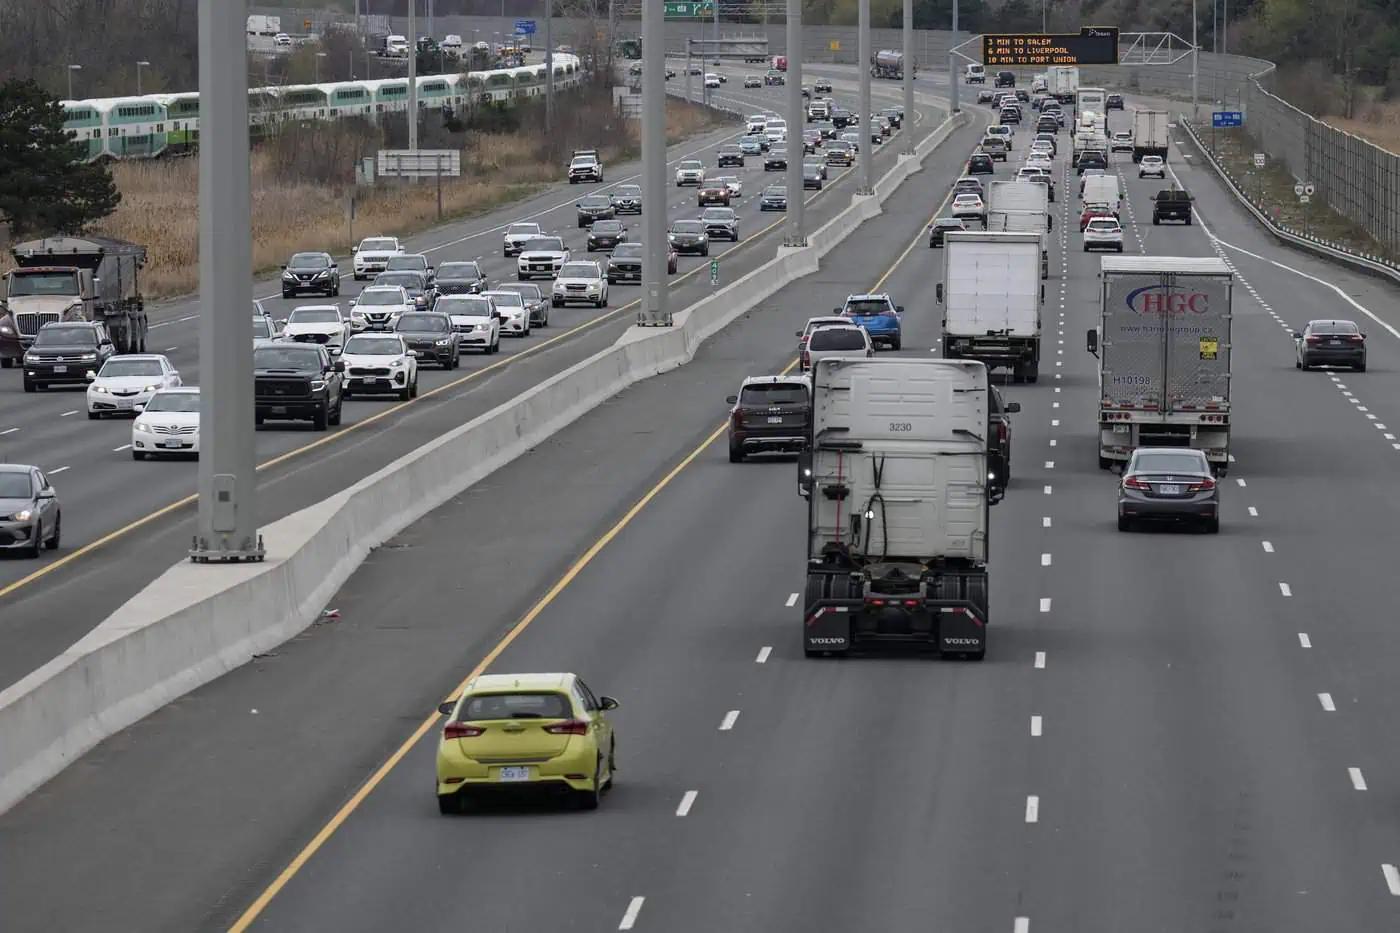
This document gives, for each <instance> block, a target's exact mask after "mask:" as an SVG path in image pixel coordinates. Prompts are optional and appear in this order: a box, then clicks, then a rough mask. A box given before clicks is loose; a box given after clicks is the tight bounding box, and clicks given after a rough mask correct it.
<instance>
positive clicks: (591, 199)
mask: <svg viewBox="0 0 1400 933" xmlns="http://www.w3.org/2000/svg"><path fill="white" fill-rule="evenodd" d="M574 206H575V207H577V208H578V225H579V226H580V227H587V226H589V225H590V224H592V223H593V221H595V220H612V219H613V218H614V217H616V216H617V208H616V207H614V206H613V202H612V198H610V197H608V196H607V195H606V194H590V195H589V196H588V197H586V198H584V199H583V200H582V201H579V202H577V203H576V204H575V205H574Z"/></svg>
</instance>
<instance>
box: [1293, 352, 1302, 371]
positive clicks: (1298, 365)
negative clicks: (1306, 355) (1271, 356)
mask: <svg viewBox="0 0 1400 933" xmlns="http://www.w3.org/2000/svg"><path fill="white" fill-rule="evenodd" d="M1293 368H1294V369H1302V368H1303V361H1302V360H1300V359H1298V355H1297V354H1296V353H1295V354H1294V355H1293Z"/></svg>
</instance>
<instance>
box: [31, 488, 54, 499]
mask: <svg viewBox="0 0 1400 933" xmlns="http://www.w3.org/2000/svg"><path fill="white" fill-rule="evenodd" d="M56 497H57V494H56V493H55V492H54V491H53V487H52V486H45V487H44V488H43V489H41V490H39V495H38V496H36V497H35V498H37V499H53V498H56Z"/></svg>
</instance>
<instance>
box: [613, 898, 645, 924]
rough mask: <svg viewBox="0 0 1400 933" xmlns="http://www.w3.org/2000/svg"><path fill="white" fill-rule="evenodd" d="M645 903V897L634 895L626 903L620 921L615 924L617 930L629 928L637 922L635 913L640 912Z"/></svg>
mask: <svg viewBox="0 0 1400 933" xmlns="http://www.w3.org/2000/svg"><path fill="white" fill-rule="evenodd" d="M644 903H646V898H645V897H634V898H632V900H631V902H630V903H628V905H627V912H626V913H624V914H623V915H622V922H621V923H619V924H618V925H617V928H618V929H619V930H630V929H632V926H633V925H634V924H635V923H636V922H637V914H639V913H641V912H642V905H643V904H644Z"/></svg>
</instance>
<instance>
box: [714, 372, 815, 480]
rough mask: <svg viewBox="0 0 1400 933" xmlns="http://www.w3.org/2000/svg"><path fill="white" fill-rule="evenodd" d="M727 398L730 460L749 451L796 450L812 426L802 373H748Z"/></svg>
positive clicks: (738, 457) (805, 383) (735, 459)
mask: <svg viewBox="0 0 1400 933" xmlns="http://www.w3.org/2000/svg"><path fill="white" fill-rule="evenodd" d="M725 401H727V402H728V403H729V404H730V405H731V406H733V407H732V408H730V410H729V462H730V463H742V462H743V460H744V457H746V456H747V455H749V454H751V453H760V452H765V451H784V450H786V451H799V450H801V449H802V447H803V445H804V444H805V443H806V441H807V435H808V433H810V431H811V428H812V396H811V393H810V391H809V390H808V388H807V380H806V379H804V378H803V377H801V376H750V377H749V378H747V379H745V380H744V384H743V385H742V386H740V388H739V394H738V395H731V396H729V398H727V399H726V400H725Z"/></svg>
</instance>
